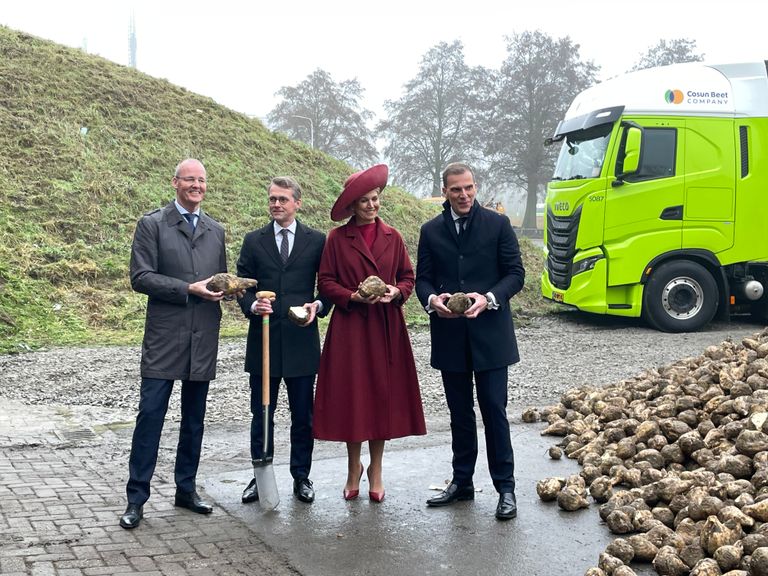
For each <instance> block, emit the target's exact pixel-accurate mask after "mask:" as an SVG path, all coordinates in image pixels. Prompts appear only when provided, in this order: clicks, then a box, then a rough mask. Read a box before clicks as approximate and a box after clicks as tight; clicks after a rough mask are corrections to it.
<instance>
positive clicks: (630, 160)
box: [621, 126, 643, 176]
mask: <svg viewBox="0 0 768 576" xmlns="http://www.w3.org/2000/svg"><path fill="white" fill-rule="evenodd" d="M642 141H643V132H642V130H640V128H636V127H634V126H630V127H629V128H627V143H626V146H625V147H624V169H623V171H622V174H621V175H622V176H626V175H627V174H632V173H634V172H637V168H638V166H640V151H641V143H642Z"/></svg>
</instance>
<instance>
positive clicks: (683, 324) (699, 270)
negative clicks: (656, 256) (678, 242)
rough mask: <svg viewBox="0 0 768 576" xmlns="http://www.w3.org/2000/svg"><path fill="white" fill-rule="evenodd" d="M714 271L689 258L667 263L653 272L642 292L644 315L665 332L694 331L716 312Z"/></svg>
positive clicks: (650, 322) (716, 299) (716, 298)
mask: <svg viewBox="0 0 768 576" xmlns="http://www.w3.org/2000/svg"><path fill="white" fill-rule="evenodd" d="M717 301H718V290H717V283H716V282H715V279H714V278H713V277H712V274H710V273H709V271H708V270H707V269H706V268H704V266H702V265H701V264H697V263H696V262H692V261H690V260H676V261H671V262H665V263H664V264H661V265H660V266H659V267H658V268H656V270H654V271H653V273H652V274H651V277H650V278H649V279H648V282H647V283H646V285H645V290H644V291H643V317H644V318H645V320H646V322H648V323H649V324H650V325H651V326H653V327H654V328H656V329H657V330H661V331H662V332H695V331H696V330H698V329H699V328H701V327H702V326H704V325H705V324H707V323H708V322H709V321H710V320H712V318H713V317H714V315H715V312H717Z"/></svg>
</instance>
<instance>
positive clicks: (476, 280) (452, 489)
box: [416, 163, 525, 520]
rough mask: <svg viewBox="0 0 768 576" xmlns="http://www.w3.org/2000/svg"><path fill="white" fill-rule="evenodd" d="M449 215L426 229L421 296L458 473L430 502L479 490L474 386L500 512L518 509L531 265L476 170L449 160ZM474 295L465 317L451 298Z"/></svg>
mask: <svg viewBox="0 0 768 576" xmlns="http://www.w3.org/2000/svg"><path fill="white" fill-rule="evenodd" d="M443 195H444V196H445V198H446V202H445V203H444V204H443V207H444V210H443V213H442V214H440V215H439V216H436V217H435V218H433V219H432V220H430V221H429V222H427V223H426V224H424V225H423V226H422V228H421V235H420V237H419V249H418V266H417V270H416V293H417V295H418V297H419V301H420V302H421V303H422V305H423V306H424V307H425V309H426V310H427V312H429V326H430V333H431V339H432V355H431V365H432V367H433V368H435V369H437V370H440V371H441V375H442V379H443V388H444V389H445V397H446V401H447V403H448V409H449V411H450V414H451V437H452V449H453V479H452V481H451V483H450V484H449V485H448V487H446V489H445V490H443V491H442V492H441V493H440V494H438V495H437V496H435V497H433V498H430V499H429V500H427V504H428V505H429V506H445V505H448V504H452V503H454V502H456V501H459V500H472V499H474V497H475V492H474V486H473V484H472V476H473V475H474V472H475V462H476V460H477V426H476V424H475V410H474V403H473V376H474V388H475V389H476V391H477V402H478V404H479V406H480V413H481V414H482V417H483V425H484V427H485V443H486V451H487V455H488V468H489V469H490V472H491V478H492V480H493V485H494V487H495V488H496V490H497V492H498V493H499V501H498V505H497V507H496V518H498V519H499V520H509V519H510V518H514V517H515V516H516V515H517V502H516V500H515V478H514V471H515V464H514V455H513V452H512V443H511V441H510V437H509V421H508V420H507V370H508V366H509V365H510V364H514V363H515V362H517V361H518V360H519V359H520V358H519V355H518V351H517V341H516V340H515V329H514V325H513V323H512V314H511V312H510V309H509V300H510V298H512V296H514V295H515V294H517V293H518V292H519V291H520V290H521V289H522V288H523V281H524V278H525V270H524V269H523V263H522V259H521V257H520V248H519V246H518V243H517V238H516V237H515V233H514V231H513V230H512V226H511V225H510V222H509V219H508V218H507V217H506V216H503V215H501V214H498V213H496V212H494V211H491V210H488V209H486V208H483V207H482V206H480V205H479V204H478V203H477V202H476V195H477V186H476V184H475V177H474V174H473V172H472V169H471V168H470V167H469V166H468V165H466V164H462V163H453V164H449V165H448V166H447V167H446V169H445V171H444V172H443ZM454 292H464V293H466V294H467V296H469V297H470V298H471V299H472V301H473V303H472V305H471V306H470V307H469V309H468V310H467V311H466V312H464V313H463V314H457V313H453V312H451V311H450V310H449V309H448V308H447V307H446V303H447V302H448V299H449V298H450V296H451V294H452V293H454Z"/></svg>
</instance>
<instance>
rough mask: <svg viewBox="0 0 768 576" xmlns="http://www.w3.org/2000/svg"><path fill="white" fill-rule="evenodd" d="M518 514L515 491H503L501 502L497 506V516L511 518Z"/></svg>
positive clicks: (505, 518) (500, 518)
mask: <svg viewBox="0 0 768 576" xmlns="http://www.w3.org/2000/svg"><path fill="white" fill-rule="evenodd" d="M515 516H517V500H515V493H514V492H502V493H501V494H499V504H498V506H496V518H498V519H499V520H511V519H512V518H514V517H515Z"/></svg>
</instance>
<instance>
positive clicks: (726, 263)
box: [542, 62, 768, 332]
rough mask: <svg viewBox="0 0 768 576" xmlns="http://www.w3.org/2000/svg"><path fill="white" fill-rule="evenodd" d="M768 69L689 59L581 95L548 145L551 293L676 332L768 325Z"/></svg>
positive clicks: (546, 292) (547, 289)
mask: <svg viewBox="0 0 768 576" xmlns="http://www.w3.org/2000/svg"><path fill="white" fill-rule="evenodd" d="M767 64H768V63H767V62H758V63H745V64H726V65H707V64H702V63H688V64H675V65H672V66H664V67H660V68H652V69H648V70H642V71H639V72H633V73H629V74H626V75H623V76H620V77H617V78H614V79H611V80H608V81H606V82H603V83H601V84H598V85H596V86H593V87H591V88H589V89H587V90H585V91H584V92H582V93H581V94H579V95H578V96H577V97H576V99H575V100H574V101H573V103H572V104H571V106H570V108H569V109H568V112H567V113H566V115H565V118H564V119H563V120H562V121H561V122H560V124H559V125H558V127H557V130H556V131H555V134H554V136H553V137H552V138H550V139H548V143H549V144H551V143H553V142H562V149H561V151H560V156H559V158H558V161H557V165H556V167H555V172H554V177H553V179H552V180H551V181H550V182H549V185H548V187H547V198H546V206H547V214H546V223H545V236H544V237H545V246H546V248H545V250H546V257H547V260H546V266H545V270H544V273H543V276H542V294H543V296H544V297H546V298H550V299H552V300H554V301H555V302H561V303H564V304H568V305H571V306H575V307H577V308H579V309H580V310H585V311H588V312H595V313H598V314H615V315H620V316H634V317H637V316H642V317H643V318H645V320H646V321H647V322H648V323H649V324H650V325H652V326H654V327H655V328H657V329H659V330H664V331H669V332H685V331H694V330H697V329H699V328H700V327H701V326H703V325H704V324H706V323H708V322H709V321H710V320H711V319H712V318H713V317H714V316H715V314H717V315H718V317H723V318H725V317H727V315H728V314H729V313H732V312H742V311H745V312H752V313H755V314H758V315H760V316H761V317H763V318H764V317H765V316H766V312H767V311H768V306H767V305H766V302H767V301H768V296H766V294H765V293H764V290H763V287H764V286H765V285H766V282H768V73H767V72H766V66H767Z"/></svg>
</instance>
